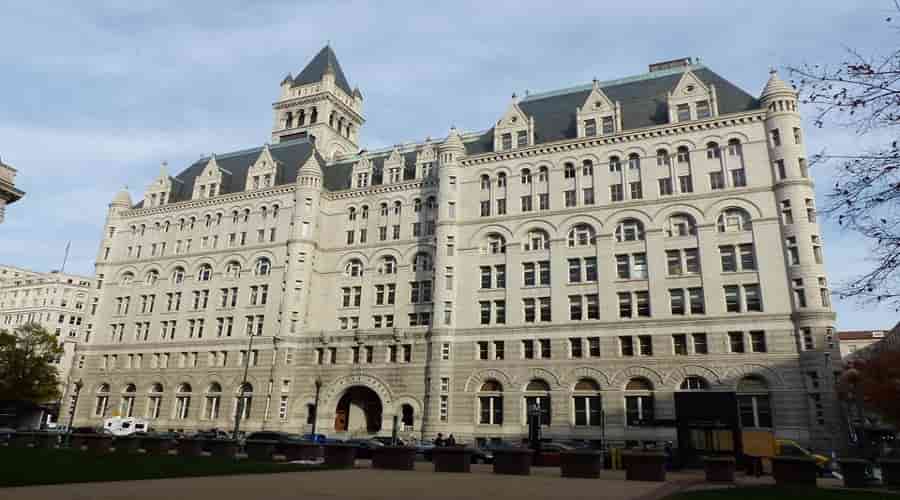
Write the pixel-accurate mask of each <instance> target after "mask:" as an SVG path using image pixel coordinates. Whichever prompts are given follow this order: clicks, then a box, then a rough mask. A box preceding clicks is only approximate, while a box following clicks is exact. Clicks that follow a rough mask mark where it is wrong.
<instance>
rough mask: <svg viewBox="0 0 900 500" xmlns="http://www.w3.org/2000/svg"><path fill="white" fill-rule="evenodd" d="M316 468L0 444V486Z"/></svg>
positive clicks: (311, 468) (317, 468) (316, 467)
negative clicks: (22, 447) (1, 446)
mask: <svg viewBox="0 0 900 500" xmlns="http://www.w3.org/2000/svg"><path fill="white" fill-rule="evenodd" d="M321 469H323V467H321V466H310V465H298V464H284V463H282V464H278V463H264V462H250V461H247V460H240V461H236V460H228V459H222V458H213V457H177V456H164V457H158V456H144V455H125V454H121V455H119V454H115V455H94V454H91V453H88V452H84V451H73V450H65V449H64V450H47V449H39V448H26V449H18V448H0V487H8V486H27V485H37V484H60V483H85V482H94V481H124V480H134V479H159V478H166V477H189V476H220V475H231V474H262V473H273V472H296V471H310V470H321ZM2 496H3V494H2V493H0V497H2Z"/></svg>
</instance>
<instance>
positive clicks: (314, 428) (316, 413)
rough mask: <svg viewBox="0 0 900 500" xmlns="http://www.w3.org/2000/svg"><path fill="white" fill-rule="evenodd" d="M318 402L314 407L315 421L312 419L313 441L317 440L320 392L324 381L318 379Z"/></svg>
mask: <svg viewBox="0 0 900 500" xmlns="http://www.w3.org/2000/svg"><path fill="white" fill-rule="evenodd" d="M315 383H316V402H315V404H314V405H313V419H312V438H313V441H315V440H316V422H318V420H319V391H320V390H321V389H322V379H319V378H317V379H316V382H315Z"/></svg>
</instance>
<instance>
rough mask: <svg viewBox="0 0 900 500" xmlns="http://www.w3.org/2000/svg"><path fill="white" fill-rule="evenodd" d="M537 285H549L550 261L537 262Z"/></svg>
mask: <svg viewBox="0 0 900 500" xmlns="http://www.w3.org/2000/svg"><path fill="white" fill-rule="evenodd" d="M538 284H539V285H541V286H549V285H550V261H549V260H542V261H540V262H538Z"/></svg>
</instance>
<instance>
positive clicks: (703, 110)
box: [697, 101, 712, 120]
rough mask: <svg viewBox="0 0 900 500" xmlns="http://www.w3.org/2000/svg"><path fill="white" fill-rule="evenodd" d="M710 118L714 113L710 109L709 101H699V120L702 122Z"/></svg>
mask: <svg viewBox="0 0 900 500" xmlns="http://www.w3.org/2000/svg"><path fill="white" fill-rule="evenodd" d="M710 116H712V112H711V111H710V109H709V101H697V119H698V120H702V119H704V118H709V117H710Z"/></svg>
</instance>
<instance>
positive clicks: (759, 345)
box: [750, 331, 766, 352]
mask: <svg viewBox="0 0 900 500" xmlns="http://www.w3.org/2000/svg"><path fill="white" fill-rule="evenodd" d="M750 351H751V352H766V332H763V331H752V332H750Z"/></svg>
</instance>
